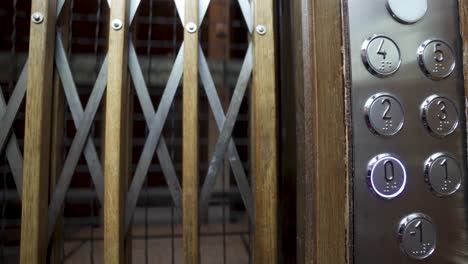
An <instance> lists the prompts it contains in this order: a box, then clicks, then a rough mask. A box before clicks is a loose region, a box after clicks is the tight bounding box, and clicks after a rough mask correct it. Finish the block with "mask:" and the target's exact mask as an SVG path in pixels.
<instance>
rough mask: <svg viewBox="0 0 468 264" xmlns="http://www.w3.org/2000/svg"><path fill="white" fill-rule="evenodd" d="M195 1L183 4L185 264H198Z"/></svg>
mask: <svg viewBox="0 0 468 264" xmlns="http://www.w3.org/2000/svg"><path fill="white" fill-rule="evenodd" d="M198 9H199V7H198V0H186V1H185V18H184V21H185V30H184V42H185V45H184V76H183V92H182V103H183V112H182V115H183V117H182V122H183V125H182V127H183V132H182V133H183V134H182V137H183V145H182V151H183V154H182V164H183V168H182V175H183V176H182V177H183V200H182V220H183V250H184V264H198V263H199V259H200V254H199V236H198V230H199V226H198V173H199V171H198V27H199V25H198V24H199V23H198V19H199V17H198V16H199V14H198V12H199V11H198Z"/></svg>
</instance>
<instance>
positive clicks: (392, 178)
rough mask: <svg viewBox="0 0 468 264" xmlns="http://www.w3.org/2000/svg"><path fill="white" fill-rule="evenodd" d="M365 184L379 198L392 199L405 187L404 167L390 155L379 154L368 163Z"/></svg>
mask: <svg viewBox="0 0 468 264" xmlns="http://www.w3.org/2000/svg"><path fill="white" fill-rule="evenodd" d="M367 183H368V186H369V188H370V189H371V191H372V192H373V193H374V194H376V195H377V196H379V197H380V198H383V199H387V200H390V199H393V198H395V197H397V196H398V195H400V194H401V193H402V192H403V190H404V189H405V187H406V170H405V166H404V165H403V163H402V162H401V161H400V160H399V159H398V158H396V157H395V156H393V155H391V154H380V155H378V156H376V157H374V158H373V159H372V160H371V161H370V162H369V165H368V171H367Z"/></svg>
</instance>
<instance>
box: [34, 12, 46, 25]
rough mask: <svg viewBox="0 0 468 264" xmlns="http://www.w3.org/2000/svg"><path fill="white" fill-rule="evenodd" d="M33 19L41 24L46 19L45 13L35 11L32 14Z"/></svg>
mask: <svg viewBox="0 0 468 264" xmlns="http://www.w3.org/2000/svg"><path fill="white" fill-rule="evenodd" d="M31 20H32V22H33V23H34V24H40V23H42V21H44V15H42V13H39V12H35V13H33V14H32V15H31Z"/></svg>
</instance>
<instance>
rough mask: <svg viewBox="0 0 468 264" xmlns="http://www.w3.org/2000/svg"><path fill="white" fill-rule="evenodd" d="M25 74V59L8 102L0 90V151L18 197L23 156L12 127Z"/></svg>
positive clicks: (23, 95) (26, 73) (26, 65)
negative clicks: (4, 155) (4, 156)
mask: <svg viewBox="0 0 468 264" xmlns="http://www.w3.org/2000/svg"><path fill="white" fill-rule="evenodd" d="M27 76H28V62H27V61H26V63H25V65H24V67H23V70H22V71H21V74H20V77H19V79H18V82H17V83H16V86H15V88H14V90H13V93H12V95H11V96H10V100H9V101H8V104H7V103H6V101H5V97H4V95H3V91H1V90H0V124H2V125H1V126H0V151H3V150H4V151H5V154H6V157H7V160H8V164H9V165H10V169H11V173H12V175H13V179H14V181H15V184H16V189H17V190H18V194H19V195H20V197H21V193H22V177H23V157H22V155H21V151H20V148H19V144H18V139H17V138H16V135H15V133H14V132H13V129H12V127H13V122H14V121H15V118H16V115H17V114H18V110H19V108H20V106H21V104H22V102H23V101H24V97H25V95H26V80H27Z"/></svg>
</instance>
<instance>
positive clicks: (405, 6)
mask: <svg viewBox="0 0 468 264" xmlns="http://www.w3.org/2000/svg"><path fill="white" fill-rule="evenodd" d="M387 9H388V11H389V12H390V14H391V15H392V16H393V17H394V18H395V19H396V20H397V21H399V22H401V23H404V24H412V23H416V22H417V21H419V20H420V19H421V18H423V17H424V15H425V14H426V12H427V0H388V1H387Z"/></svg>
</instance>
